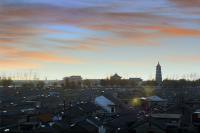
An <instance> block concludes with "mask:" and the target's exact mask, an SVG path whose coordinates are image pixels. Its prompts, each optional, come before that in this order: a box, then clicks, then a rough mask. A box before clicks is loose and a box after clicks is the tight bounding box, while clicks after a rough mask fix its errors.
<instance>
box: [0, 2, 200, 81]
mask: <svg viewBox="0 0 200 133" xmlns="http://www.w3.org/2000/svg"><path fill="white" fill-rule="evenodd" d="M199 7H200V1H199V0H0V74H7V75H12V74H15V73H23V72H28V71H30V70H32V71H34V72H36V73H38V75H40V76H41V78H44V77H46V76H47V77H48V79H61V78H62V77H64V76H70V75H82V76H83V77H84V78H104V77H106V76H109V75H111V74H114V73H119V75H121V76H123V77H124V78H127V77H142V78H143V79H149V78H152V77H154V75H155V66H156V64H157V62H158V61H160V64H161V66H162V69H163V75H164V78H172V77H173V76H174V75H179V76H181V75H184V74H190V73H197V74H200V8H199Z"/></svg>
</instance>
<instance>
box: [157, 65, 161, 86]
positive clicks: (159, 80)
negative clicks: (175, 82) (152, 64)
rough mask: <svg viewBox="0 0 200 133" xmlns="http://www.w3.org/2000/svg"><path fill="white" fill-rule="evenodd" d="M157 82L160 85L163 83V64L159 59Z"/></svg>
mask: <svg viewBox="0 0 200 133" xmlns="http://www.w3.org/2000/svg"><path fill="white" fill-rule="evenodd" d="M156 83H157V84H158V85H159V86H160V85H161V84H162V70H161V65H160V63H159V61H158V64H157V66H156Z"/></svg>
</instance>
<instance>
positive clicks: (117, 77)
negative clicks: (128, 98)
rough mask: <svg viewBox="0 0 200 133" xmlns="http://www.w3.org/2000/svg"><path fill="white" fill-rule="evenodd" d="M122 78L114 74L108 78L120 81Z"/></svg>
mask: <svg viewBox="0 0 200 133" xmlns="http://www.w3.org/2000/svg"><path fill="white" fill-rule="evenodd" d="M121 78H122V77H121V76H119V75H118V74H117V73H115V74H114V75H113V76H111V77H110V79H111V80H120V79H121Z"/></svg>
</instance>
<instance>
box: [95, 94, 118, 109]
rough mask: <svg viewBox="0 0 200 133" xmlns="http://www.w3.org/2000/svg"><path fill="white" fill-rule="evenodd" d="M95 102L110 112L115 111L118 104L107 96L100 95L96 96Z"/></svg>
mask: <svg viewBox="0 0 200 133" xmlns="http://www.w3.org/2000/svg"><path fill="white" fill-rule="evenodd" d="M95 104H96V105H98V106H100V107H101V108H102V109H104V110H105V111H106V112H108V113H115V111H116V110H115V109H116V108H115V107H116V105H115V104H114V103H113V102H112V101H111V100H109V99H108V98H106V97H105V96H98V97H96V98H95Z"/></svg>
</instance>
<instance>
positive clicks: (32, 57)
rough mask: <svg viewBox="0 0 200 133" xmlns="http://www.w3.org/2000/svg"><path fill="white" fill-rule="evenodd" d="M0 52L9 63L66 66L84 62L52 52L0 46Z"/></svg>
mask: <svg viewBox="0 0 200 133" xmlns="http://www.w3.org/2000/svg"><path fill="white" fill-rule="evenodd" d="M0 51H1V53H0V55H1V57H2V58H4V60H9V62H10V60H13V59H14V60H18V61H21V60H22V61H33V62H35V61H42V62H52V63H55V62H57V63H64V64H77V63H81V62H82V60H80V59H77V58H74V57H69V56H68V57H67V56H65V57H60V56H57V55H55V53H51V52H49V53H48V52H39V51H30V50H29V51H28V50H22V49H19V48H15V47H10V46H0Z"/></svg>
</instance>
